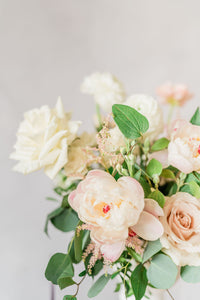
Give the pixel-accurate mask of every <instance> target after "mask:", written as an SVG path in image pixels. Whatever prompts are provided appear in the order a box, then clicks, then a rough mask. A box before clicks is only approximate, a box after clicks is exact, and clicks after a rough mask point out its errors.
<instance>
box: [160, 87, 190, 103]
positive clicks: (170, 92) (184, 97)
mask: <svg viewBox="0 0 200 300" xmlns="http://www.w3.org/2000/svg"><path fill="white" fill-rule="evenodd" d="M157 95H158V96H159V98H160V100H161V102H162V103H165V104H166V103H169V104H172V105H179V106H181V105H183V104H184V103H185V102H187V101H188V100H189V99H191V98H192V96H193V95H192V94H191V93H190V92H189V90H188V88H187V87H186V86H185V85H183V84H172V83H170V82H168V83H165V84H163V85H161V86H160V87H159V88H158V89H157Z"/></svg>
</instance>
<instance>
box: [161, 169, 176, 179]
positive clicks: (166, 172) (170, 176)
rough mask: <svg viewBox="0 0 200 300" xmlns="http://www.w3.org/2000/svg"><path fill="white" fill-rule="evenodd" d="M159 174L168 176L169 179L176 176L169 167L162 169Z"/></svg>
mask: <svg viewBox="0 0 200 300" xmlns="http://www.w3.org/2000/svg"><path fill="white" fill-rule="evenodd" d="M161 176H162V177H164V178H170V179H175V178H176V176H175V175H174V173H173V172H172V171H171V170H169V169H164V170H162V173H161Z"/></svg>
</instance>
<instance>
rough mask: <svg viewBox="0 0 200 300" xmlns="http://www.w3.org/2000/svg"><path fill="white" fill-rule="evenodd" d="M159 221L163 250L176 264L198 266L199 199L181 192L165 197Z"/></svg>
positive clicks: (199, 254) (199, 238) (199, 263)
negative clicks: (162, 213)
mask: <svg viewBox="0 0 200 300" xmlns="http://www.w3.org/2000/svg"><path fill="white" fill-rule="evenodd" d="M160 221H161V223H162V224H163V227H164V235H163V236H162V237H161V239H160V240H161V243H162V245H163V247H164V248H163V251H164V252H166V254H168V255H169V256H171V258H172V259H173V261H174V262H175V264H176V265H179V266H184V265H192V266H200V200H198V199H196V198H195V197H193V196H191V195H190V194H188V193H183V192H179V193H177V194H175V195H173V196H171V197H167V198H166V203H165V206H164V216H163V217H161V218H160Z"/></svg>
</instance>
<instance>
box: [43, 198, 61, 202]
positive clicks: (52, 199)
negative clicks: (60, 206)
mask: <svg viewBox="0 0 200 300" xmlns="http://www.w3.org/2000/svg"><path fill="white" fill-rule="evenodd" d="M46 200H48V201H53V202H58V200H57V199H55V198H52V197H46Z"/></svg>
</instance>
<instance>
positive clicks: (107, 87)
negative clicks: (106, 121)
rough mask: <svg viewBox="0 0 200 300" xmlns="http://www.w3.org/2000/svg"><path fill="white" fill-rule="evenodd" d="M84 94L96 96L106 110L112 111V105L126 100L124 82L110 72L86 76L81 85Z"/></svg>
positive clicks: (96, 99)
mask: <svg viewBox="0 0 200 300" xmlns="http://www.w3.org/2000/svg"><path fill="white" fill-rule="evenodd" d="M81 91H82V92H83V93H84V94H90V95H93V96H94V99H95V101H96V102H97V103H98V105H99V106H100V107H101V108H102V109H103V110H104V111H106V112H111V111H112V105H113V104H115V103H122V102H124V100H125V91H124V88H123V85H122V83H121V82H120V81H119V80H118V79H117V78H116V77H114V76H113V75H112V74H110V73H94V74H92V75H90V76H88V77H86V78H85V79H84V81H83V83H82V85H81Z"/></svg>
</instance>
